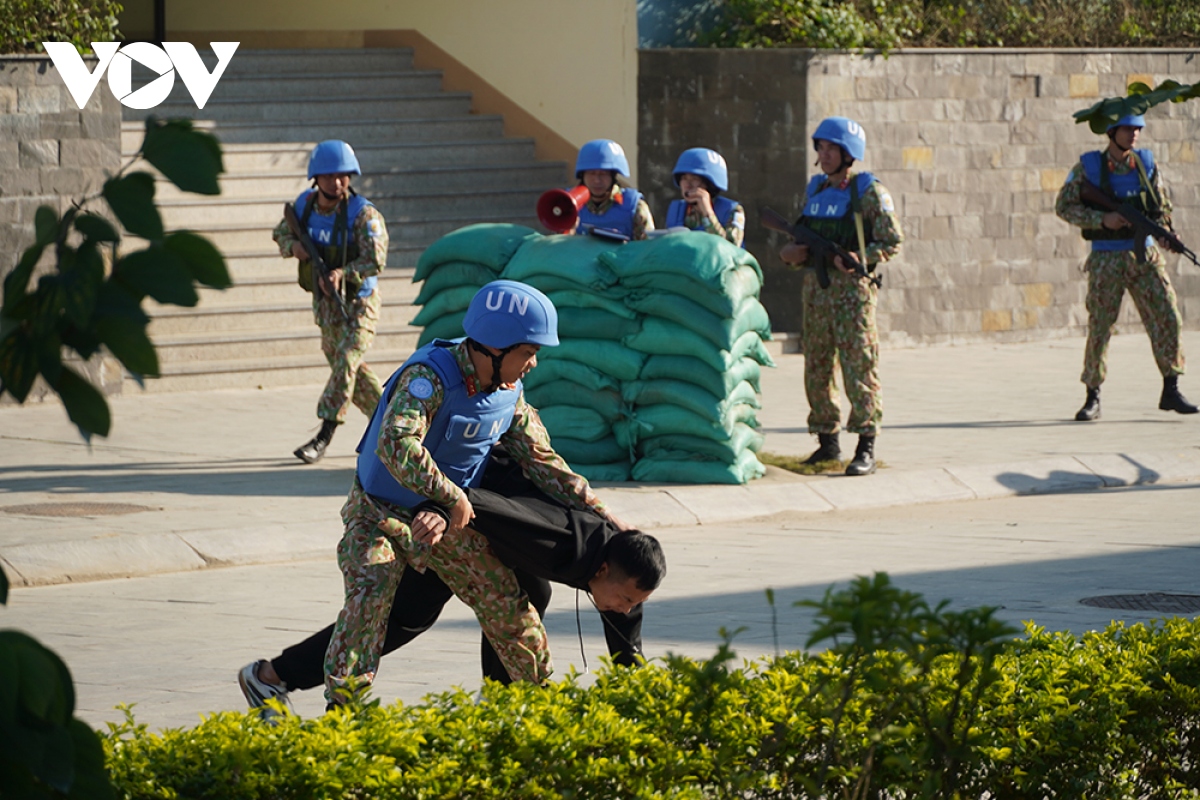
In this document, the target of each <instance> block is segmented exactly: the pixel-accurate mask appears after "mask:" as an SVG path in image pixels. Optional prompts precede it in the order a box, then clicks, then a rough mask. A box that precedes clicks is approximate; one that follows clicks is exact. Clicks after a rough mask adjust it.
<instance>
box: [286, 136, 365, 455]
mask: <svg viewBox="0 0 1200 800" xmlns="http://www.w3.org/2000/svg"><path fill="white" fill-rule="evenodd" d="M361 174H362V170H361V169H360V168H359V164H358V158H357V157H356V156H355V155H354V150H353V149H352V148H351V147H350V145H348V144H346V143H345V142H343V141H341V140H339V139H329V140H327V141H324V142H321V143H320V144H318V145H317V146H316V147H314V148H313V151H312V153H311V155H310V156H309V159H308V177H309V179H310V180H312V181H313V185H312V187H310V188H308V189H305V190H304V191H303V192H301V193H300V196H299V197H297V198H296V202H295V203H294V204H290V203H289V204H288V205H286V206H285V207H284V219H283V221H281V222H280V223H279V225H277V226H276V227H275V230H274V232H273V233H272V238H274V240H275V243H276V244H278V245H279V252H280V254H281V255H282V256H283V257H284V258H296V259H299V272H298V281H299V283H300V286H301V287H302V288H303V289H304V290H305V291H307V292H311V293H312V296H313V316H314V317H315V318H316V322H317V325H318V326H319V327H320V328H321V350H322V352H324V353H325V358H326V360H328V361H329V367H330V375H329V381H328V382H327V383H326V384H325V391H324V392H322V393H321V399H320V401H319V402H318V403H317V417H318V418H320V420H321V430H320V431H318V432H317V435H316V436H314V437H313V438H312V439H311V440H310V441H308V442H306V443H305V444H303V445H301V446H300V447H299V448H297V449H296V451H295V456H296V458H299V459H300V460H301V461H303V462H305V463H307V464H313V463H316V462H317V461H320V460H321V457H322V456H323V455H325V449H326V448H327V447H328V446H329V442H330V441H331V440H332V439H333V434H334V431H336V430H337V426H338V425H341V424H342V423H343V422H345V421H346V412H347V411H348V410H349V408H350V403H351V402H353V403H354V405H356V406H358V408H359V410H360V411H362V412H363V413H364V414H366V415H367V416H368V417H370V416H371V414H373V413H374V412H375V406H376V404H377V403H378V402H379V394H380V391H381V386H380V383H379V378H378V377H376V376H375V373H374V372H372V371H371V368H370V367H369V366H367V364H366V361H365V359H366V355H367V348H369V347H370V346H371V342H372V341H374V340H375V325H376V324H377V323H378V321H379V306H380V298H379V289H378V286H377V284H378V282H379V278H378V275H379V273H380V271H381V270H383V268H384V266H385V265H386V264H387V251H388V234H387V225H386V224H385V223H384V220H383V214H381V213H379V210H378V209H376V208H375V206H373V205H371V203H370V201H368V200H366V199H365V198H363V197H362V196H361V195H359V194H358V193H357V192H355V191H354V190H353V189H352V188H350V179H351V176H353V175H361Z"/></svg>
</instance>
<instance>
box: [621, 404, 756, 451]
mask: <svg viewBox="0 0 1200 800" xmlns="http://www.w3.org/2000/svg"><path fill="white" fill-rule="evenodd" d="M612 430H613V434H614V435H615V436H616V437H617V441H618V442H620V444H621V445H622V446H623V447H634V446H636V445H637V443H638V442H639V441H641V440H642V439H646V438H649V437H651V436H665V435H667V434H678V435H681V436H694V437H696V438H699V439H711V440H712V441H714V442H728V441H729V438H730V436H731V435H732V431H733V423H730V424H729V427H726V425H725V422H724V420H717V419H713V418H711V417H702V416H701V415H699V414H696V413H694V412H692V411H688V410H687V409H686V408H683V407H682V406H674V405H668V404H666V403H659V404H658V405H653V406H643V407H641V408H636V409H634V411H633V414H632V415H631V416H629V417H626V418H623V419H619V420H617V421H616V422H614V423H613V424H612Z"/></svg>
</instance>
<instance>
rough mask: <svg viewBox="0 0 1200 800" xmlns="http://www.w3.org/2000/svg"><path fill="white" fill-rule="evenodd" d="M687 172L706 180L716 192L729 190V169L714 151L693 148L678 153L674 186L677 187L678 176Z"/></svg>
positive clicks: (705, 148)
mask: <svg viewBox="0 0 1200 800" xmlns="http://www.w3.org/2000/svg"><path fill="white" fill-rule="evenodd" d="M688 172H690V173H691V174H693V175H699V176H700V177H701V178H707V179H708V180H709V182H710V183H712V185H713V186H715V187H716V188H717V191H721V192H723V191H725V190H726V189H728V188H729V168H728V167H727V166H725V159H724V158H722V157H721V154H720V153H718V152H717V151H716V150H709V149H708V148H707V147H693V148H691V149H690V150H684V151H683V152H682V153H680V154H679V160H678V161H676V162H675V185H676V186H678V185H679V176H681V175H683V174H684V173H688Z"/></svg>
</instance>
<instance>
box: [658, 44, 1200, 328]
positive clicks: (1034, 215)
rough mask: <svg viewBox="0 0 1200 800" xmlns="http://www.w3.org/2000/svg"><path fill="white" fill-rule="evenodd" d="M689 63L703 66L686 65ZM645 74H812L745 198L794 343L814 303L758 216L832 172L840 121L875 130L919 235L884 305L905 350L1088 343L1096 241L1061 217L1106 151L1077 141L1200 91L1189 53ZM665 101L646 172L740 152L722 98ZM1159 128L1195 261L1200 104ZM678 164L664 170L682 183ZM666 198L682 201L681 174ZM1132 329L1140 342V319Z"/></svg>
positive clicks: (1181, 278)
mask: <svg viewBox="0 0 1200 800" xmlns="http://www.w3.org/2000/svg"><path fill="white" fill-rule="evenodd" d="M673 56H674V57H676V58H679V57H682V56H686V57H687V58H686V59H681V60H683V61H684V62H685V63H683V64H679V62H674V61H672V57H673ZM651 57H653V61H652V62H651ZM738 58H743V59H745V63H746V65H747V67H746V69H745V70H743V68H742V66H741V63H740V62H739V61H738ZM677 66H679V67H681V68H680V69H676V67H677ZM642 67H643V77H642V85H643V87H647V85H648V84H649V83H650V82H651V81H653V82H655V83H656V84H658V85H665V84H667V83H668V82H669V75H674V74H684V73H687V74H693V75H698V76H700V77H706V78H707V80H709V81H713V80H715V77H713V76H714V74H715V73H716V72H718V71H720V72H722V73H727V74H730V75H739V74H743V73H744V74H749V75H756V74H774V75H784V74H788V75H797V74H799V75H800V78H796V79H795V80H796V81H799V80H801V79H802V81H803V83H804V84H805V88H804V91H803V98H804V107H803V108H802V109H800V108H797V107H796V106H795V105H794V103H793V104H791V105H788V106H787V109H786V113H785V111H784V107H783V105H782V103H783V102H785V101H788V100H794V98H795V97H797V92H796V91H795V89H792V88H789V89H788V90H786V92H781V93H780V95H779V97H777V98H776V101H777V102H776V105H774V106H772V105H771V103H770V102H769V101H768V100H767V99H766V98H760V99H759V100H758V102H759V104H760V105H759V107H760V108H762V109H764V110H765V114H764V116H763V117H762V118H760V123H761V124H764V125H766V126H768V129H770V130H774V129H776V127H777V126H781V125H783V124H784V123H786V125H787V126H788V131H789V140H788V141H787V142H786V143H784V145H783V146H781V148H780V149H781V151H782V152H778V153H775V152H772V149H771V148H770V147H766V148H763V149H762V150H759V151H756V152H755V156H756V157H757V158H758V160H757V161H756V162H755V163H754V164H753V166H751V167H749V168H750V169H755V170H757V171H759V172H760V173H762V174H761V175H760V176H759V177H758V178H756V179H753V180H751V181H747V180H746V176H745V175H742V174H739V175H737V176H736V177H735V178H734V179H733V181H732V183H733V186H732V187H731V191H730V195H731V196H734V197H736V198H737V199H739V200H741V201H742V202H743V203H744V204H745V205H746V206H747V209H748V210H750V229H751V233H752V235H751V236H749V237H748V239H747V241H748V246H749V248H750V249H751V251H752V252H754V254H755V255H756V256H757V257H758V258H759V260H760V262H762V264H763V266H764V269H765V271H766V273H767V286H766V287H765V288H764V293H763V294H764V303H765V304H766V305H767V307H768V309H769V310H770V311H771V312H772V319H773V321H774V322H775V328H776V330H796V329H797V328H798V325H799V308H798V299H797V298H796V297H795V290H794V285H793V283H790V282H788V280H787V279H788V278H789V277H790V276H787V275H786V274H785V275H782V276H781V272H782V267H781V266H780V263H779V261H778V258H777V257H776V255H775V251H776V250H777V249H778V241H777V240H776V239H775V238H772V239H770V240H768V239H767V238H766V237H765V236H763V235H762V233H761V232H758V231H756V230H755V229H756V228H757V227H758V226H757V221H756V214H755V209H756V208H757V207H758V206H759V205H764V204H766V205H772V206H773V207H775V208H777V209H778V210H781V211H783V210H785V209H786V212H785V213H787V214H788V215H789V216H790V215H791V214H793V213H795V210H796V207H797V205H798V202H799V196H798V195H799V193H800V192H802V191H803V187H804V184H805V181H806V180H807V177H808V175H809V174H810V173H811V172H812V170H814V169H815V168H814V167H813V166H812V160H813V159H812V157H811V155H810V154H811V149H809V148H810V147H811V143H810V141H809V139H808V137H809V136H811V132H812V130H813V129H814V128H815V127H816V125H817V123H818V122H819V121H820V120H821V119H822V118H823V117H826V116H830V115H835V114H836V115H842V116H848V117H851V118H854V119H856V120H858V121H859V122H860V123H862V125H863V127H864V128H865V129H866V131H867V137H868V143H867V156H866V158H865V159H864V162H863V166H864V167H865V168H867V169H870V170H871V171H872V172H874V173H875V174H876V175H877V176H878V177H879V178H880V180H881V181H882V182H883V184H884V185H885V186H887V187H888V188H889V190H890V191H891V193H892V195H893V197H894V198H895V200H896V206H897V210H898V211H899V213H900V217H901V221H902V223H903V225H904V231H905V235H906V243H905V245H904V247H903V252H902V255H901V257H900V258H899V259H897V260H896V261H894V262H891V263H889V264H888V265H886V266H885V268H884V269H885V274H884V288H883V291H882V293H881V295H880V304H879V326H880V334H881V337H882V338H883V340H884V341H885V342H888V343H891V344H900V345H905V344H909V345H915V344H936V343H952V342H965V341H976V340H982V339H987V340H993V341H1022V340H1031V339H1039V338H1052V337H1061V336H1068V335H1079V334H1082V333H1083V332H1084V330H1085V325H1086V320H1087V311H1086V308H1085V307H1084V297H1085V294H1086V276H1085V275H1084V274H1083V273H1082V272H1081V271H1080V266H1081V265H1082V263H1083V260H1084V258H1085V256H1086V254H1087V249H1086V247H1085V244H1084V242H1083V240H1082V239H1081V238H1080V237H1079V234H1078V231H1077V230H1076V229H1074V228H1072V227H1071V226H1069V225H1067V224H1066V223H1064V222H1062V221H1061V220H1059V219H1058V217H1057V216H1055V214H1054V198H1055V195H1056V193H1057V191H1058V188H1059V187H1060V186H1061V185H1062V182H1063V180H1064V179H1065V178H1066V174H1067V171H1068V170H1069V169H1070V167H1071V166H1072V164H1074V163H1075V162H1076V161H1077V159H1078V157H1079V154H1080V153H1081V152H1083V151H1085V150H1089V149H1097V148H1100V147H1102V146H1103V145H1104V143H1105V142H1106V140H1105V139H1104V138H1103V137H1102V136H1096V135H1094V134H1092V133H1091V132H1090V130H1089V129H1088V128H1087V126H1086V125H1077V124H1075V121H1074V119H1073V117H1072V114H1073V113H1074V112H1075V111H1077V110H1079V109H1082V108H1086V107H1087V106H1089V105H1091V104H1092V103H1094V102H1096V101H1097V100H1099V99H1101V98H1103V97H1108V96H1113V95H1123V94H1125V92H1126V87H1127V86H1128V84H1129V83H1131V82H1133V81H1142V82H1145V83H1148V84H1150V85H1156V84H1157V83H1158V82H1160V81H1162V80H1164V79H1166V78H1173V79H1175V80H1177V81H1180V82H1182V83H1193V82H1196V81H1197V80H1200V61H1198V60H1196V59H1194V58H1192V54H1191V53H1189V52H1187V51H1175V50H1120V51H1115V50H1114V51H1105V52H1084V51H1081V50H1062V51H1050V50H1018V49H995V50H907V51H898V52H894V53H893V54H892V55H890V56H889V57H888V58H883V57H881V56H878V55H870V54H868V55H855V54H849V53H831V52H829V51H811V50H768V51H724V52H722V51H702V50H691V51H655V52H654V53H653V54H651V53H649V52H647V53H643V60H642ZM651 72H653V73H654V77H653V78H651V77H650V73H651ZM647 88H648V87H647ZM759 90H760V91H765V89H763V88H762V87H761V86H760V87H759ZM663 99H664V97H663V96H662V95H661V94H660V95H659V96H652V95H650V94H648V93H644V94H642V95H641V97H640V101H639V102H640V103H641V105H642V122H643V125H644V126H645V129H644V130H643V131H642V132H641V133H640V136H641V140H642V147H643V150H642V155H641V157H642V158H643V159H645V158H647V156H648V154H649V152H651V151H650V150H648V149H646V148H647V147H648V144H647V143H648V142H650V141H654V140H658V139H662V140H666V141H671V142H672V143H674V142H675V141H679V140H681V139H684V138H686V137H687V135H690V136H692V137H693V138H695V139H698V140H703V139H707V140H708V141H715V142H718V143H721V142H724V141H729V140H730V137H729V134H728V133H727V132H726V127H727V125H726V120H727V119H728V116H729V112H726V111H725V110H724V109H722V108H720V107H719V106H720V104H721V103H722V102H723V101H722V100H721V98H717V97H713V96H711V95H710V96H709V97H707V98H700V97H695V98H687V97H685V96H683V95H682V94H681V93H677V94H675V95H672V96H669V97H666V98H665V99H666V100H667V102H663ZM740 102H742V103H744V102H745V100H744V99H743V100H741V101H740ZM689 104H690V105H694V106H707V109H706V111H702V110H701V109H700V108H695V109H688V110H687V111H686V114H690V117H689V116H685V111H684V109H685V107H686V106H688V105H689ZM772 114H774V116H771V115H772ZM1147 123H1148V124H1147V128H1146V130H1145V132H1144V134H1143V136H1142V139H1141V142H1140V144H1139V146H1146V147H1149V148H1150V149H1152V150H1153V151H1154V154H1155V157H1156V159H1157V160H1158V162H1159V163H1160V164H1161V167H1162V171H1163V176H1164V178H1165V180H1166V181H1167V184H1168V187H1169V190H1170V195H1171V197H1172V200H1173V201H1174V204H1175V215H1174V219H1175V226H1176V228H1177V230H1179V231H1180V232H1181V235H1182V236H1183V238H1184V240H1185V241H1186V242H1188V243H1189V244H1191V245H1192V246H1193V249H1195V245H1196V244H1200V185H1198V180H1200V166H1198V165H1197V163H1196V153H1195V146H1194V144H1193V142H1194V141H1195V139H1196V135H1197V133H1198V132H1200V101H1191V102H1188V103H1182V104H1165V105H1160V106H1156V107H1155V108H1153V109H1151V111H1150V112H1149V114H1148V116H1147ZM681 128H684V129H685V131H686V133H681V130H680V129H681ZM722 137H725V138H722ZM760 138H761V137H760ZM688 146H690V145H688ZM708 146H712V147H716V148H717V149H721V146H720V144H716V145H712V144H710V145H708ZM678 149H682V148H678ZM678 149H676V150H675V152H676V154H677V152H678ZM722 153H723V154H724V155H725V157H726V158H727V159H728V160H729V164H730V168H731V170H733V171H737V170H741V169H745V168H747V167H746V162H745V160H744V159H742V158H741V154H740V153H738V152H736V151H735V150H734V148H730V149H722ZM673 159H674V156H673V155H672V156H669V157H668V159H667V160H669V161H670V163H666V164H665V166H663V167H662V168H661V170H665V171H666V172H667V173H669V171H670V168H671V164H673V163H674V161H673ZM649 170H650V167H649V165H646V164H643V165H642V173H641V174H642V175H650V174H656V173H653V172H650V171H649ZM763 175H769V176H770V180H771V181H772V182H773V183H772V188H771V189H765V188H764V189H763V190H761V191H762V193H761V194H757V193H756V192H757V191H759V190H758V189H757V188H755V189H751V187H757V186H759V185H760V184H759V183H757V182H756V181H760V180H762V176H763ZM666 180H667V185H668V186H670V183H669V182H670V176H669V174H668V175H667V178H666ZM784 185H786V186H789V187H794V190H792V191H791V192H790V193H789V192H788V191H785V190H783V188H782V187H783V186H784ZM640 188H643V191H645V190H646V187H640ZM671 188H672V189H673V187H671ZM734 188H737V189H739V190H740V193H738V192H735V191H733V189H734ZM652 196H656V195H654V194H652ZM776 204H779V205H776ZM781 205H782V206H783V207H782V208H781V207H780V206H781ZM663 208H664V209H665V206H663ZM655 211H656V212H658V207H657V206H656V207H655ZM1192 231H1195V233H1192ZM1168 263H1169V264H1170V267H1171V269H1170V272H1171V277H1172V280H1173V281H1174V282H1175V287H1176V290H1177V292H1178V294H1179V298H1180V306H1181V310H1182V312H1183V315H1184V320H1185V324H1186V325H1187V326H1188V327H1189V328H1195V327H1200V268H1197V267H1195V266H1193V265H1192V264H1191V263H1190V262H1188V261H1186V260H1181V259H1179V258H1177V257H1175V256H1169V257H1168ZM1120 325H1121V329H1123V330H1138V329H1140V322H1139V320H1138V317H1137V312H1136V310H1135V309H1134V308H1133V306H1132V303H1131V302H1129V301H1127V302H1126V307H1125V309H1124V311H1123V313H1122V316H1121V323H1120Z"/></svg>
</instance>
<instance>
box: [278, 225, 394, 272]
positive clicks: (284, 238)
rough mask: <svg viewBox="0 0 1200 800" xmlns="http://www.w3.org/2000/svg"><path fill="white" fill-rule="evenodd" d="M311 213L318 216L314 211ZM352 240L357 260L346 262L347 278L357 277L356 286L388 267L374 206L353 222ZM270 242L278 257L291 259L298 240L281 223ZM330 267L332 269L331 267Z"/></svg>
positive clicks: (384, 231) (385, 234)
mask: <svg viewBox="0 0 1200 800" xmlns="http://www.w3.org/2000/svg"><path fill="white" fill-rule="evenodd" d="M313 213H314V214H317V213H320V212H318V211H317V209H316V208H315V207H314V208H313ZM353 228H354V240H355V242H357V243H358V258H356V259H354V260H353V261H350V262H347V264H346V274H348V275H355V276H357V277H358V279H359V280H358V283H362V281H363V279H366V278H370V277H371V276H372V275H378V274H379V273H380V272H381V271H382V270H383V268H384V267H385V266H387V254H388V232H387V223H386V222H385V221H384V219H383V214H381V213H380V211H379V209H377V208H376V207H375V206H366V207H365V208H363V210H362V211H360V212H358V216H357V217H355V219H354V224H353ZM271 238H272V239H274V240H275V244H277V245H279V254H280V255H281V256H283V257H284V258H291V257H292V245H293V244H294V243H296V242H298V241H299V240H298V239H297V238H296V237H294V236H292V231H291V229H290V228H288V224H287V220H281V221H280V223H279V224H278V225H276V226H275V230H274V231H272V232H271ZM329 266H330V267H334V266H335V265H333V264H330V265H329Z"/></svg>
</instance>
